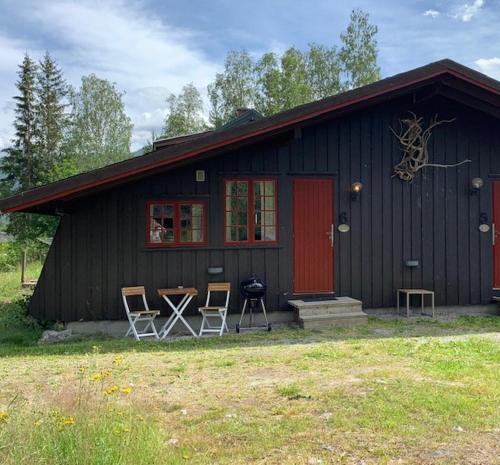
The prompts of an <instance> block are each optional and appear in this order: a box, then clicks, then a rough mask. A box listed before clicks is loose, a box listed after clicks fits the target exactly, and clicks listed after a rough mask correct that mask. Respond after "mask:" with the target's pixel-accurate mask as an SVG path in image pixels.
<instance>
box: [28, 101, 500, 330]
mask: <svg viewBox="0 0 500 465" xmlns="http://www.w3.org/2000/svg"><path fill="white" fill-rule="evenodd" d="M408 110H413V111H416V112H417V113H419V114H422V115H425V116H427V117H430V116H432V115H434V114H435V113H439V115H440V117H441V118H448V117H454V118H456V121H455V122H454V123H452V124H449V125H443V126H440V127H438V128H436V129H435V130H434V133H433V136H432V138H431V141H430V144H429V154H430V158H431V160H432V161H433V162H435V163H455V162H457V161H460V160H462V159H464V158H469V159H471V160H472V163H470V164H466V165H462V166H460V167H458V168H451V169H439V168H426V169H423V170H422V171H421V173H420V174H419V175H418V176H417V177H416V179H415V180H414V182H413V183H411V184H408V183H403V182H401V181H400V180H398V179H395V178H391V174H392V167H393V166H394V164H395V163H397V162H398V161H399V159H400V156H401V154H400V151H399V148H398V145H397V142H396V140H395V138H394V137H393V136H392V135H391V133H390V132H389V126H393V127H397V121H398V118H400V117H402V116H405V115H406V114H407V111H408ZM499 126H500V125H499V122H498V120H496V119H494V118H492V117H488V116H486V115H483V114H481V113H479V112H477V111H475V110H471V109H469V108H467V107H465V106H461V105H459V104H456V103H453V102H451V101H449V100H445V99H444V98H438V97H435V98H434V99H432V100H428V101H427V102H425V104H421V105H415V104H414V103H413V102H412V101H411V99H410V98H402V99H400V100H397V101H392V102H391V103H387V104H385V105H383V106H378V107H373V108H371V109H370V110H365V111H364V112H362V113H359V114H353V115H350V116H344V117H342V118H337V119H334V120H330V121H324V122H322V123H317V124H315V125H311V126H302V127H301V128H298V129H297V130H296V131H295V132H294V134H291V135H290V137H288V138H283V137H281V138H280V139H276V140H269V141H268V142H265V143H259V144H258V145H252V146H250V145H249V146H246V147H244V148H241V149H238V150H235V151H233V152H227V153H225V154H221V155H219V156H216V157H212V158H210V159H207V160H205V161H204V162H197V163H196V164H193V165H192V166H186V167H184V168H178V169H177V170H175V171H173V172H165V173H158V174H157V175H155V176H152V177H149V178H147V179H144V180H142V181H136V182H133V183H129V184H127V185H125V186H122V187H117V188H114V189H112V190H109V191H106V192H104V193H101V194H99V195H95V196H93V197H87V198H86V199H85V200H80V201H78V202H75V203H74V204H73V205H70V207H71V208H70V209H68V213H67V214H66V215H64V216H63V217H62V219H61V223H60V226H59V229H58V232H57V234H56V237H55V239H54V243H53V246H52V247H51V250H50V252H49V255H48V257H47V261H46V264H45V267H44V270H43V273H42V276H41V277H40V281H39V285H38V286H37V289H36V291H35V294H34V297H33V299H32V302H31V313H32V314H33V315H34V316H36V317H39V318H42V319H55V320H66V321H71V320H80V319H84V320H88V319H119V318H123V316H124V315H123V309H122V305H121V301H120V287H121V286H129V285H138V284H144V285H145V286H146V288H147V291H148V294H149V297H150V300H151V303H152V305H154V306H159V307H160V308H162V309H164V310H166V309H165V307H164V306H163V305H162V303H161V302H160V301H159V299H157V297H156V295H155V290H156V289H157V288H160V287H168V286H178V285H184V286H195V287H196V288H198V289H199V290H200V299H203V298H204V295H205V290H206V287H207V283H208V282H209V281H219V280H221V281H222V280H224V281H225V280H229V281H231V283H232V285H233V297H232V301H231V308H232V311H237V310H238V309H239V308H240V305H241V301H240V298H239V294H238V288H237V286H238V283H239V282H240V280H242V279H243V278H246V277H247V276H248V275H249V274H250V273H251V272H255V273H258V274H259V275H260V276H261V277H263V278H264V279H265V280H266V281H267V283H268V286H269V287H268V294H267V306H268V307H269V309H271V310H273V309H278V308H280V309H285V308H287V300H288V299H290V298H291V297H292V289H293V276H292V270H293V263H292V256H293V254H292V250H293V247H292V244H293V242H292V241H293V238H292V181H293V178H294V176H301V175H307V176H314V175H316V174H317V175H322V176H332V177H334V178H335V183H334V186H335V193H334V201H335V208H334V209H335V215H336V218H335V222H337V219H338V215H339V214H340V213H342V212H345V213H346V214H347V217H348V222H349V224H350V226H351V230H350V232H348V233H340V232H338V231H336V237H335V273H334V275H335V290H336V292H337V294H338V295H348V296H351V297H354V298H359V299H361V300H362V301H363V304H364V306H365V307H388V306H394V305H395V289H397V288H399V287H426V288H432V289H434V290H435V291H436V303H437V304H438V305H445V304H446V305H456V304H460V305H466V304H481V303H487V302H489V300H490V298H491V293H492V247H491V235H490V234H488V233H480V232H479V231H478V224H479V213H480V212H485V213H487V215H488V217H489V218H490V219H491V217H492V212H491V182H490V179H491V176H494V175H496V174H499V175H500V130H499V129H500V127H499ZM196 169H204V170H206V177H207V180H206V181H205V182H204V183H197V182H195V174H194V173H195V170H196ZM237 174H242V175H247V176H248V175H273V176H277V177H278V184H279V198H278V202H279V217H280V224H279V243H278V245H276V246H274V245H273V246H254V247H230V246H224V240H223V212H222V192H223V182H222V179H223V177H224V176H228V175H231V176H234V175H237ZM474 176H481V177H482V178H483V179H484V180H485V186H484V188H483V189H482V190H481V192H480V193H479V194H478V195H474V196H471V195H469V184H470V180H471V178H472V177H474ZM354 181H361V182H362V183H363V190H362V192H361V195H360V197H359V199H358V200H357V201H354V202H353V201H351V198H350V194H349V188H350V185H351V183H352V182H354ZM182 197H189V198H196V197H199V198H200V199H204V200H206V201H207V202H208V225H209V227H208V245H207V246H206V247H200V248H187V247H186V248H177V249H148V248H147V247H146V246H145V217H144V216H145V203H146V201H147V200H151V199H165V198H182ZM410 259H413V260H418V261H419V266H418V267H417V268H412V269H410V268H408V267H406V266H405V262H406V261H407V260H410ZM209 266H222V267H223V269H224V272H223V274H221V275H218V276H209V275H208V273H207V268H208V267H209ZM195 307H196V303H193V305H192V306H191V308H190V312H195V311H196V310H195Z"/></svg>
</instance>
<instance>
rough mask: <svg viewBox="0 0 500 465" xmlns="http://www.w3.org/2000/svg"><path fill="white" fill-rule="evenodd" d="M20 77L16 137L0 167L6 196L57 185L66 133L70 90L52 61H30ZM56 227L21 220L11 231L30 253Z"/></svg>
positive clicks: (42, 220) (46, 221)
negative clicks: (54, 181) (52, 182)
mask: <svg viewBox="0 0 500 465" xmlns="http://www.w3.org/2000/svg"><path fill="white" fill-rule="evenodd" d="M18 76H19V80H18V82H17V89H18V95H16V96H15V97H14V100H15V101H16V110H15V113H16V118H15V121H14V127H15V129H16V132H15V136H14V139H13V141H12V145H11V147H9V148H7V149H6V150H5V152H6V156H5V157H3V159H2V161H1V166H0V169H1V171H2V172H3V173H4V178H3V179H2V182H1V184H2V186H1V191H2V194H3V195H12V194H15V193H17V192H20V191H25V190H28V189H31V188H33V187H36V186H39V185H42V184H45V183H47V182H48V181H50V180H51V179H52V174H53V172H54V167H55V166H56V165H57V162H58V160H59V158H60V145H61V142H62V137H63V130H64V127H65V115H64V108H65V105H64V103H63V99H64V97H65V95H66V93H65V92H66V90H65V89H66V84H65V82H64V79H63V78H62V73H61V71H60V70H59V68H58V67H57V64H56V63H55V61H54V60H53V59H52V57H51V56H50V55H49V54H48V53H47V54H46V55H45V57H44V58H43V60H42V61H41V62H40V64H39V65H38V66H37V65H36V63H35V62H34V61H33V60H31V58H30V57H29V56H28V55H25V57H24V60H23V62H22V64H21V65H20V67H19V72H18ZM56 225H57V221H56V220H55V219H54V218H50V217H46V216H41V215H34V214H22V215H14V216H13V217H12V218H11V219H10V221H9V222H8V224H7V226H6V231H7V232H8V233H9V234H11V235H12V236H14V237H15V238H16V240H17V241H19V242H21V243H22V244H23V246H24V247H30V244H32V243H34V242H35V241H36V239H37V238H39V237H51V236H52V234H53V232H54V230H55V227H56Z"/></svg>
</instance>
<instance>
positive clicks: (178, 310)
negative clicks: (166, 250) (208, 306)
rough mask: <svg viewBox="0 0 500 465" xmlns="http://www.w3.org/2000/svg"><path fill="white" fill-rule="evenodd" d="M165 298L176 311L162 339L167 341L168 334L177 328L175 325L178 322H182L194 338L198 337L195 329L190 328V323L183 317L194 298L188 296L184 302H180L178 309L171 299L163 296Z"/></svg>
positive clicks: (184, 298)
mask: <svg viewBox="0 0 500 465" xmlns="http://www.w3.org/2000/svg"><path fill="white" fill-rule="evenodd" d="M163 298H164V299H165V300H166V301H167V302H168V303H169V305H170V306H171V307H172V309H173V310H174V313H175V318H174V319H173V321H172V322H171V323H170V325H169V326H168V327H167V328H165V331H164V333H163V335H162V337H161V339H162V340H163V339H165V338H166V337H167V336H168V334H169V333H170V331H172V329H173V327H174V326H175V323H177V320H181V321H182V323H183V324H184V326H185V327H186V328H187V329H188V330H189V331H190V333H191V334H192V335H193V336H194V337H198V335H197V334H196V333H195V332H194V331H193V328H191V326H189V324H188V322H187V321H186V320H185V319H184V317H183V316H182V313H183V312H184V310H185V309H186V307H187V306H188V305H189V302H191V299H192V298H193V296H192V295H188V294H186V295H185V296H184V297H183V298H182V300H181V301H180V303H179V305H178V306H177V307H175V306H174V305H173V304H172V302H171V301H170V299H169V298H168V297H167V296H163Z"/></svg>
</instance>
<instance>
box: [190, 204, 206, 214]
mask: <svg viewBox="0 0 500 465" xmlns="http://www.w3.org/2000/svg"><path fill="white" fill-rule="evenodd" d="M191 213H192V215H193V216H203V205H201V204H198V203H195V204H194V205H192V207H191Z"/></svg>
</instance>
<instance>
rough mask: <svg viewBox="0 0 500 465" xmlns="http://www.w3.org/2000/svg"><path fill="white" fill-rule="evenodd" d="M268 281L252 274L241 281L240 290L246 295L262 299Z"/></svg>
mask: <svg viewBox="0 0 500 465" xmlns="http://www.w3.org/2000/svg"><path fill="white" fill-rule="evenodd" d="M266 289H267V286H266V283H265V282H264V281H263V280H262V279H260V278H259V277H257V275H256V274H252V275H251V276H250V278H248V279H245V280H243V281H242V282H241V283H240V290H241V293H242V294H243V296H244V297H248V298H253V299H260V298H261V297H263V296H264V295H265V293H266Z"/></svg>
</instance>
